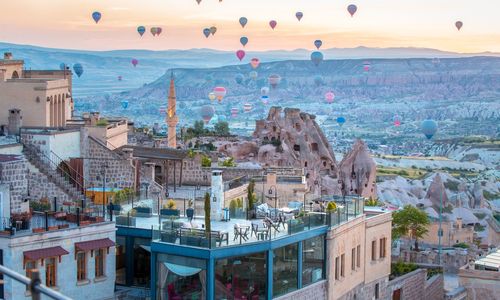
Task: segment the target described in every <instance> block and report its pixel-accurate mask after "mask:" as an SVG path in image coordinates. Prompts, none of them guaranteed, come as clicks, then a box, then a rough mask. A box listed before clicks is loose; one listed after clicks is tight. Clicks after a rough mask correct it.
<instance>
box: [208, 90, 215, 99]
mask: <svg viewBox="0 0 500 300" xmlns="http://www.w3.org/2000/svg"><path fill="white" fill-rule="evenodd" d="M215 98H216V96H215V93H214V92H210V93H208V99H210V101H214V100H215Z"/></svg>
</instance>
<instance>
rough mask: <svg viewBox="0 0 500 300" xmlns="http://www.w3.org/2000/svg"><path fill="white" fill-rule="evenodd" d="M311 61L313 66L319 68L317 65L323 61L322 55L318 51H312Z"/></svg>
mask: <svg viewBox="0 0 500 300" xmlns="http://www.w3.org/2000/svg"><path fill="white" fill-rule="evenodd" d="M311 61H312V62H313V63H314V65H316V66H319V64H320V63H321V62H322V61H323V53H321V52H319V51H314V52H313V53H311Z"/></svg>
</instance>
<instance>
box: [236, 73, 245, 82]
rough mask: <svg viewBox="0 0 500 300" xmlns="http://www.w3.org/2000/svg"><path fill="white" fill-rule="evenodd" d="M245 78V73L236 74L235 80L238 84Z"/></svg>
mask: <svg viewBox="0 0 500 300" xmlns="http://www.w3.org/2000/svg"><path fill="white" fill-rule="evenodd" d="M243 79H245V76H243V74H236V76H235V77H234V80H235V81H236V83H237V84H241V83H242V82H243Z"/></svg>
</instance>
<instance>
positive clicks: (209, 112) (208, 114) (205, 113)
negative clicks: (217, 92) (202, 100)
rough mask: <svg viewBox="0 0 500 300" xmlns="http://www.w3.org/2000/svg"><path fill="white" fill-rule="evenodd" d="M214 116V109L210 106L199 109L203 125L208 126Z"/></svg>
mask: <svg viewBox="0 0 500 300" xmlns="http://www.w3.org/2000/svg"><path fill="white" fill-rule="evenodd" d="M214 114H215V109H214V107H213V106H211V105H204V106H202V107H201V109H200V116H201V118H202V119H203V121H204V122H205V124H208V122H210V120H211V119H212V117H213V116H214Z"/></svg>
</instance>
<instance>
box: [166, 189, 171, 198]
mask: <svg viewBox="0 0 500 300" xmlns="http://www.w3.org/2000/svg"><path fill="white" fill-rule="evenodd" d="M169 195H170V194H169V193H168V190H166V191H165V197H167V198H168V196H169Z"/></svg>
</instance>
